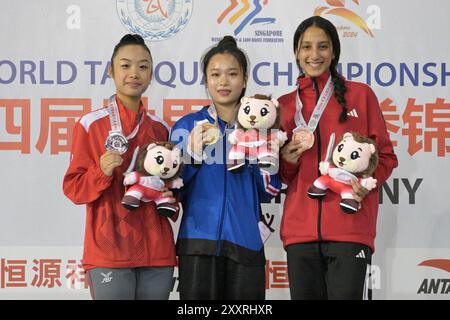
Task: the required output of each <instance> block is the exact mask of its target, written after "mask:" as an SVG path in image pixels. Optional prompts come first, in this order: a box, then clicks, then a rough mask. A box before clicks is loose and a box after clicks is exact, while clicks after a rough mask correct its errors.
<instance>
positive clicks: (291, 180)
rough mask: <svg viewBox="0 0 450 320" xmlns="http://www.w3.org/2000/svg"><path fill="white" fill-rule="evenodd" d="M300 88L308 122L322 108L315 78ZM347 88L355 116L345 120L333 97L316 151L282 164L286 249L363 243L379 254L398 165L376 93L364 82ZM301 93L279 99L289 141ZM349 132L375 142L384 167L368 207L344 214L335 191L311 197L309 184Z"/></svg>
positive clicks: (321, 84)
mask: <svg viewBox="0 0 450 320" xmlns="http://www.w3.org/2000/svg"><path fill="white" fill-rule="evenodd" d="M328 76H329V74H328V73H325V74H323V75H321V76H319V77H318V78H316V79H317V83H318V87H319V91H320V93H321V92H322V90H323V88H324V86H325V83H326V81H327V79H328ZM298 85H299V87H300V99H301V101H302V103H303V109H302V114H303V117H304V119H305V121H306V123H308V121H309V119H310V117H311V115H312V112H313V110H314V107H315V105H316V100H317V94H316V91H315V88H314V85H313V81H312V79H311V78H309V77H300V78H299V79H298ZM345 86H346V88H347V92H346V93H345V99H346V101H347V112H348V114H349V116H348V119H347V121H346V122H344V123H340V122H339V115H340V113H341V111H342V107H341V105H340V104H339V103H338V102H337V100H336V98H335V97H334V94H333V96H332V97H331V99H330V101H329V103H328V105H327V107H326V109H325V111H324V112H323V114H322V118H321V119H320V122H319V125H318V127H317V129H316V130H315V132H314V137H315V143H314V145H313V147H312V148H311V149H309V150H307V151H305V152H304V153H303V154H302V155H301V156H300V160H299V162H298V163H297V164H296V165H294V164H291V163H288V162H286V161H283V160H282V161H281V168H280V176H281V179H282V181H283V182H284V183H286V184H287V185H288V189H287V195H286V200H285V203H284V212H283V217H282V220H281V240H282V241H283V245H284V246H285V247H286V246H288V245H289V244H293V243H305V242H313V241H342V242H356V243H362V244H365V245H367V246H369V247H370V248H371V249H372V251H374V241H375V235H376V223H377V214H378V193H379V188H380V187H381V185H382V184H383V183H384V182H385V181H386V180H387V179H388V178H389V176H390V175H391V173H392V170H393V169H394V168H395V167H397V164H398V162H397V157H396V155H395V154H394V149H393V147H392V143H391V140H390V138H389V134H388V132H387V129H386V124H385V122H384V118H383V115H382V113H381V110H380V107H379V103H378V100H377V98H376V96H375V94H374V93H373V91H372V90H371V89H370V87H369V86H367V85H366V84H363V83H357V82H351V81H345ZM296 95H297V90H295V91H294V92H291V93H288V94H286V95H284V96H282V97H280V98H279V102H280V103H281V104H282V105H283V107H282V108H281V128H282V130H283V131H286V133H287V134H288V138H289V140H290V139H291V138H292V129H294V128H295V126H296V125H295V123H294V114H295V101H296ZM347 131H357V132H359V133H361V134H362V135H366V136H368V137H370V138H372V139H373V140H374V141H376V143H377V145H378V150H379V164H378V167H377V169H376V171H375V173H374V175H373V177H374V178H375V179H377V180H378V182H377V188H376V189H374V190H372V191H371V192H370V193H369V194H368V195H367V196H366V197H365V198H364V200H363V202H362V208H361V209H360V210H359V211H358V212H357V213H356V214H345V213H343V212H342V211H341V209H340V208H339V202H340V195H338V194H335V193H333V192H332V191H331V190H329V191H328V192H327V195H326V196H325V197H324V198H323V199H322V200H315V199H310V198H309V197H308V195H307V190H308V188H309V186H310V185H311V184H312V183H313V182H314V180H315V179H316V178H317V177H319V175H320V172H319V162H320V161H322V160H324V158H325V156H326V150H327V146H328V142H329V139H330V135H331V133H332V132H335V133H336V143H337V142H339V141H340V139H341V138H342V136H343V134H344V133H345V132H347Z"/></svg>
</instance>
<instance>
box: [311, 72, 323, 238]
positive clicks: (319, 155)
mask: <svg viewBox="0 0 450 320" xmlns="http://www.w3.org/2000/svg"><path fill="white" fill-rule="evenodd" d="M311 80H312V83H313V88H314V90H315V92H316V105H317V102H318V101H319V97H320V92H319V86H318V85H317V79H316V78H311ZM319 123H320V121H319ZM316 132H317V176H318V177H320V170H319V163H320V161H321V159H322V153H321V149H322V142H321V139H320V128H319V124H317V128H316ZM317 201H318V202H319V203H318V213H317V237H318V239H319V241H322V199H318V200H317Z"/></svg>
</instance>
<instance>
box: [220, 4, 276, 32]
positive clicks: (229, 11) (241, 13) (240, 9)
mask: <svg viewBox="0 0 450 320" xmlns="http://www.w3.org/2000/svg"><path fill="white" fill-rule="evenodd" d="M239 2H240V3H239ZM261 2H262V5H266V4H267V3H268V2H269V0H263V1H261V0H253V8H251V7H252V6H251V5H250V1H249V0H241V1H238V0H230V4H229V6H228V7H227V8H225V10H224V11H223V12H222V13H221V14H220V16H219V17H218V18H217V23H218V24H221V23H222V22H223V20H224V19H225V18H226V17H227V16H229V19H228V23H229V24H230V25H235V24H236V23H238V25H237V27H236V28H235V29H234V35H235V36H237V35H238V34H239V33H240V32H241V31H242V30H243V29H244V28H245V27H246V26H247V25H248V24H250V25H254V24H271V23H275V20H276V19H275V18H260V17H257V16H258V15H259V14H260V13H261V11H262V9H263V6H262V5H261ZM241 17H243V19H242V20H241V21H240V22H238V20H239V19H240V18H241Z"/></svg>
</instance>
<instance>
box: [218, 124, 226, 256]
mask: <svg viewBox="0 0 450 320" xmlns="http://www.w3.org/2000/svg"><path fill="white" fill-rule="evenodd" d="M222 139H223V161H224V176H223V185H224V192H223V203H222V211H221V213H220V219H219V222H220V223H219V232H218V234H217V243H216V256H219V255H220V253H221V250H220V248H221V235H222V227H223V220H224V216H225V205H226V199H227V172H228V169H227V165H226V164H227V162H226V161H227V157H226V154H227V139H226V126H225V129H224V137H223V138H222Z"/></svg>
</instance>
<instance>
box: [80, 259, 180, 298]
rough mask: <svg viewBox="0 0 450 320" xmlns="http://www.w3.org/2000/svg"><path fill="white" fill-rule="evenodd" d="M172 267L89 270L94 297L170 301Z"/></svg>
mask: <svg viewBox="0 0 450 320" xmlns="http://www.w3.org/2000/svg"><path fill="white" fill-rule="evenodd" d="M173 270H174V268H173V267H140V268H123V269H122V268H120V269H111V268H95V269H91V270H88V271H87V272H86V274H87V278H88V282H89V287H90V291H91V296H92V299H94V300H167V299H168V298H169V294H170V292H171V290H172V288H173V284H174V278H173Z"/></svg>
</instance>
